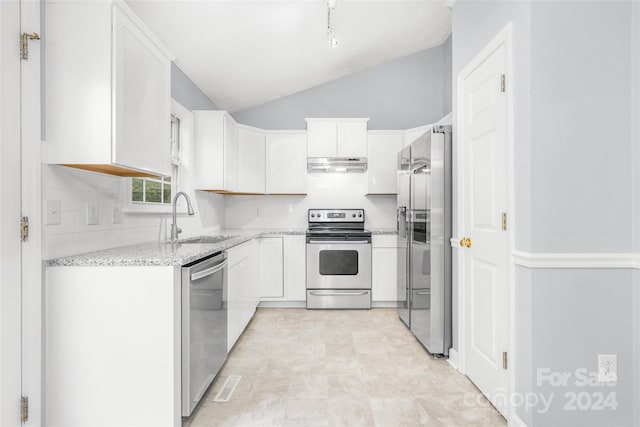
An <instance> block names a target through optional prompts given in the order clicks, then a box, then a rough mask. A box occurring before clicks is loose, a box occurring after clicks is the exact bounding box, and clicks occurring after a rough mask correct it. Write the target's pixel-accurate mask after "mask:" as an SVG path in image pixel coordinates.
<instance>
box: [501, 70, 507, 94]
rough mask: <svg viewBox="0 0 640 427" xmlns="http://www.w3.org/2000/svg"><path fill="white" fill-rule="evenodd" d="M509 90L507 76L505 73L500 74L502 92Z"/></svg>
mask: <svg viewBox="0 0 640 427" xmlns="http://www.w3.org/2000/svg"><path fill="white" fill-rule="evenodd" d="M506 91H507V76H506V75H505V74H502V75H501V76H500V92H506Z"/></svg>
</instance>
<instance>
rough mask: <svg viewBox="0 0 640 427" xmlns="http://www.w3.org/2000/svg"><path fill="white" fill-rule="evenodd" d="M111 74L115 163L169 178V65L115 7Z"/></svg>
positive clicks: (112, 154) (113, 157)
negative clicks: (112, 76) (113, 77)
mask: <svg viewBox="0 0 640 427" xmlns="http://www.w3.org/2000/svg"><path fill="white" fill-rule="evenodd" d="M77 37H82V35H77ZM113 73H114V75H115V79H114V85H115V86H114V88H113V90H114V101H115V123H114V131H115V138H114V140H113V141H112V147H111V149H112V152H111V157H112V161H113V163H115V164H118V165H122V166H127V167H131V168H134V169H141V170H144V171H149V172H152V173H156V174H160V175H165V176H170V175H171V160H170V151H169V150H170V129H171V125H170V123H171V122H170V118H171V64H170V63H169V60H168V59H167V58H166V57H165V56H164V55H163V54H162V53H161V52H160V51H159V50H158V49H157V48H156V47H155V46H154V45H153V44H152V43H151V42H150V41H149V40H148V39H147V37H146V36H145V35H144V34H143V33H142V31H140V29H139V28H138V27H137V26H136V25H135V24H134V23H133V22H131V21H130V20H129V18H127V17H126V16H125V15H124V14H123V13H122V12H121V11H120V10H119V9H118V8H117V7H115V6H114V8H113Z"/></svg>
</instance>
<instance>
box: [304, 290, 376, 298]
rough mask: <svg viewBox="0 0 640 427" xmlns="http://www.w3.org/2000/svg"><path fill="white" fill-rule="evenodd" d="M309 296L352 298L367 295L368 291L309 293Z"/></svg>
mask: <svg viewBox="0 0 640 427" xmlns="http://www.w3.org/2000/svg"><path fill="white" fill-rule="evenodd" d="M309 293H310V294H311V295H314V296H317V297H335V296H345V295H346V296H352V295H367V294H368V293H369V292H368V291H362V292H313V291H311V292H309Z"/></svg>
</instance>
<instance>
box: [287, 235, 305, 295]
mask: <svg viewBox="0 0 640 427" xmlns="http://www.w3.org/2000/svg"><path fill="white" fill-rule="evenodd" d="M306 245H307V244H306V238H305V236H295V235H292V236H285V239H284V271H285V276H284V283H285V289H286V294H287V300H288V301H305V300H306V299H307V290H306V287H307V270H306V262H307V252H306Z"/></svg>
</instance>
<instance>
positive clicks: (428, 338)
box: [397, 125, 452, 356]
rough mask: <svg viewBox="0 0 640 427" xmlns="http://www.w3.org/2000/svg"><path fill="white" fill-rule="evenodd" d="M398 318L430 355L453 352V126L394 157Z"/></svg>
mask: <svg viewBox="0 0 640 427" xmlns="http://www.w3.org/2000/svg"><path fill="white" fill-rule="evenodd" d="M397 219H398V315H399V316H400V319H401V320H402V321H403V322H404V324H405V325H406V326H407V327H408V328H409V329H411V331H412V332H413V334H414V335H415V336H416V338H418V340H419V341H420V342H421V343H422V345H423V346H424V347H425V348H426V349H427V350H428V351H429V353H431V354H437V355H445V356H448V354H449V348H451V242H450V239H451V221H452V215H451V126H437V125H436V126H434V127H433V128H432V129H430V130H429V131H428V132H427V133H425V134H424V135H422V136H421V137H420V138H418V139H417V140H416V141H414V142H413V143H411V145H409V146H407V147H405V148H404V149H403V150H402V151H400V153H398V196H397Z"/></svg>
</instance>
